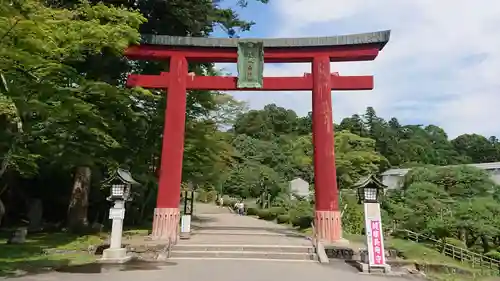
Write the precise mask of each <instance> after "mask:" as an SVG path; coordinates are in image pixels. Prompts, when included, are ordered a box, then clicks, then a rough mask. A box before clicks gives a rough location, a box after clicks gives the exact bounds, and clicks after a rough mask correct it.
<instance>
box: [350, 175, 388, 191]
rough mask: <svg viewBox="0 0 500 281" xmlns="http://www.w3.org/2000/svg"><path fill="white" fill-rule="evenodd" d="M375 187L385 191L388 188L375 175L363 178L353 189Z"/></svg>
mask: <svg viewBox="0 0 500 281" xmlns="http://www.w3.org/2000/svg"><path fill="white" fill-rule="evenodd" d="M372 185H374V186H375V187H376V188H378V189H385V188H387V186H386V185H385V184H383V183H382V182H381V181H380V180H379V179H378V178H377V177H376V176H375V175H373V174H371V175H368V176H365V177H362V178H360V179H359V180H358V182H356V183H355V184H354V185H353V186H352V188H353V189H358V188H364V187H367V186H372Z"/></svg>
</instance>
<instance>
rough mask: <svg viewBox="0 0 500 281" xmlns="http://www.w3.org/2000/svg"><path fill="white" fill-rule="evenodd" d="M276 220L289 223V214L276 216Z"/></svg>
mask: <svg viewBox="0 0 500 281" xmlns="http://www.w3.org/2000/svg"><path fill="white" fill-rule="evenodd" d="M276 222H277V223H281V224H283V223H289V222H290V216H289V215H279V216H278V217H277V218H276Z"/></svg>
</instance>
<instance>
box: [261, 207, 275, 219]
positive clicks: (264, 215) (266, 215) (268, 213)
mask: <svg viewBox="0 0 500 281" xmlns="http://www.w3.org/2000/svg"><path fill="white" fill-rule="evenodd" d="M257 216H259V219H263V220H266V221H272V220H274V219H275V218H276V214H274V213H272V212H271V211H270V210H269V209H260V210H258V211H257Z"/></svg>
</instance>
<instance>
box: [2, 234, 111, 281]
mask: <svg viewBox="0 0 500 281" xmlns="http://www.w3.org/2000/svg"><path fill="white" fill-rule="evenodd" d="M102 241H103V238H102V236H100V235H85V236H78V235H73V234H69V233H64V232H57V233H40V234H30V235H28V237H27V240H26V243H24V244H6V242H7V239H5V238H0V276H9V275H14V274H16V273H18V272H19V271H20V270H21V271H24V272H27V273H36V272H39V271H43V270H47V269H48V268H54V267H60V266H66V265H78V264H85V263H91V262H94V261H95V256H94V255H92V254H89V253H88V252H86V250H87V248H88V247H89V246H91V245H96V244H100V243H101V242H102ZM46 249H53V250H55V251H56V253H54V254H44V253H43V250H46Z"/></svg>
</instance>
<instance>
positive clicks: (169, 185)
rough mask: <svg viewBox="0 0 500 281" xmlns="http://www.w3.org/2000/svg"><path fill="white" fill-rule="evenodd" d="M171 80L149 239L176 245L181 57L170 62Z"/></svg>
mask: <svg viewBox="0 0 500 281" xmlns="http://www.w3.org/2000/svg"><path fill="white" fill-rule="evenodd" d="M170 73H171V74H172V75H170V76H168V79H172V80H174V81H171V83H169V84H170V87H169V88H168V92H167V105H166V106H167V107H166V111H165V126H164V128H163V141H162V150H161V164H160V174H161V176H160V181H159V183H158V196H157V201H156V208H155V211H154V219H153V230H152V234H151V236H152V238H153V239H154V240H170V241H171V242H172V243H176V242H177V232H178V227H179V218H180V212H179V202H180V199H181V198H180V187H179V184H180V182H181V180H182V157H183V154H184V132H185V127H186V126H185V124H186V98H187V96H186V79H187V75H186V74H187V73H188V62H187V60H186V58H185V57H184V56H173V57H172V58H171V59H170Z"/></svg>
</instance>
